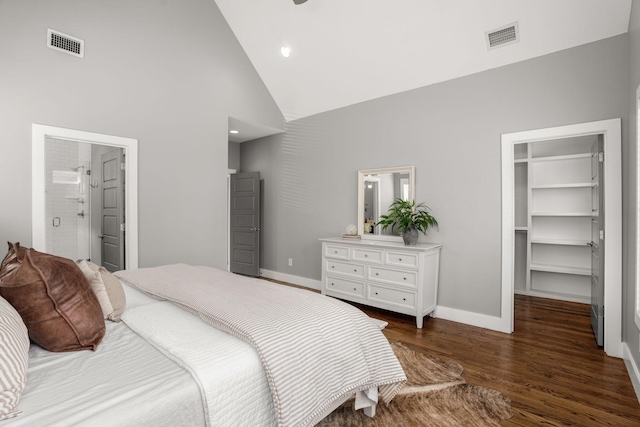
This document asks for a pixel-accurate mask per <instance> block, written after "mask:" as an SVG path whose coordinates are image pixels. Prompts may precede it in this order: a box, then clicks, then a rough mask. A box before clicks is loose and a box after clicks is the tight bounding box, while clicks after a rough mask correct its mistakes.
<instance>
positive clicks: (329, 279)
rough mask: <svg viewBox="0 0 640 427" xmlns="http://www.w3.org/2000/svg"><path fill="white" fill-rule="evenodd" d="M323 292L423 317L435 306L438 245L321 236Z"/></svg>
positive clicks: (417, 320)
mask: <svg viewBox="0 0 640 427" xmlns="http://www.w3.org/2000/svg"><path fill="white" fill-rule="evenodd" d="M320 241H321V242H322V293H323V294H325V295H331V296H334V297H336V298H340V299H344V300H348V301H353V302H357V303H360V304H365V305H370V306H373V307H378V308H383V309H385V310H390V311H395V312H398V313H403V314H409V315H412V316H416V324H417V326H418V328H422V323H423V318H424V316H425V315H427V314H429V313H431V312H432V311H433V310H435V308H436V304H437V301H438V273H439V271H438V270H439V266H440V248H441V247H442V245H437V244H417V245H416V246H405V245H404V244H403V243H401V242H398V243H396V242H388V241H384V240H360V241H351V240H343V239H342V238H340V237H335V238H323V239H320Z"/></svg>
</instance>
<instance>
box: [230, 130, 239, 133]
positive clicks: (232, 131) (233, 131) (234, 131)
mask: <svg viewBox="0 0 640 427" xmlns="http://www.w3.org/2000/svg"><path fill="white" fill-rule="evenodd" d="M229 133H240V132H238V131H237V130H230V131H229Z"/></svg>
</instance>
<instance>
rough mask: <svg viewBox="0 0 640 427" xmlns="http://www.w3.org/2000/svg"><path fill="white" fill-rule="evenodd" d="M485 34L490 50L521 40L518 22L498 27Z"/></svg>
mask: <svg viewBox="0 0 640 427" xmlns="http://www.w3.org/2000/svg"><path fill="white" fill-rule="evenodd" d="M484 34H485V37H486V39H487V49H488V50H491V49H495V48H497V47H502V46H506V45H508V44H511V43H517V42H519V41H520V34H519V31H518V23H517V22H514V23H512V24H509V25H505V26H504V27H500V28H496V29H495V30H491V31H487V32H486V33H484Z"/></svg>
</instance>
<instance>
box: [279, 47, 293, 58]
mask: <svg viewBox="0 0 640 427" xmlns="http://www.w3.org/2000/svg"><path fill="white" fill-rule="evenodd" d="M280 53H281V54H282V56H284V57H285V58H288V57H290V56H291V48H290V47H289V46H282V48H280Z"/></svg>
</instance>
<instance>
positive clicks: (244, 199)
mask: <svg viewBox="0 0 640 427" xmlns="http://www.w3.org/2000/svg"><path fill="white" fill-rule="evenodd" d="M229 217H230V227H231V231H230V242H229V244H230V246H231V248H230V256H231V259H230V260H229V265H230V269H231V271H232V272H233V273H239V274H244V275H247V276H254V277H257V276H259V275H260V172H246V173H237V174H233V175H231V194H230V206H229Z"/></svg>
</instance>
